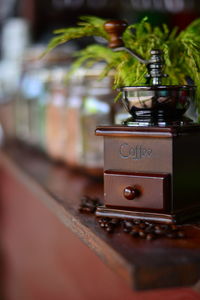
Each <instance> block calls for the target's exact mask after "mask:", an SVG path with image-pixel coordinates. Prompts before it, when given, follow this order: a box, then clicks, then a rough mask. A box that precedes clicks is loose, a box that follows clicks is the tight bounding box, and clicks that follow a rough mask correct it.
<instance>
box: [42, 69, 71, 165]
mask: <svg viewBox="0 0 200 300" xmlns="http://www.w3.org/2000/svg"><path fill="white" fill-rule="evenodd" d="M66 72H67V70H64V69H63V68H54V70H52V72H51V82H50V85H49V89H48V96H47V108H46V121H45V144H46V146H45V148H46V151H47V153H48V155H49V156H50V157H51V158H53V159H55V160H57V161H63V156H64V155H63V153H64V150H65V149H66V143H67V130H66V128H65V122H66V102H67V96H68V86H67V84H66V82H65V75H66Z"/></svg>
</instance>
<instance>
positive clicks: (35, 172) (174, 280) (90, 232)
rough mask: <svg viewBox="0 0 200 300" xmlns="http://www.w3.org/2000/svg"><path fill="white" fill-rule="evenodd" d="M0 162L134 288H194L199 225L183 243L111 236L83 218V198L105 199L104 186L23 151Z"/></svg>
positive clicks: (10, 150)
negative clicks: (79, 209) (86, 196)
mask: <svg viewBox="0 0 200 300" xmlns="http://www.w3.org/2000/svg"><path fill="white" fill-rule="evenodd" d="M5 153H6V154H5ZM0 159H1V168H3V169H7V170H10V172H11V173H12V174H13V176H14V177H16V178H18V180H20V181H21V182H22V183H23V185H25V186H26V187H27V188H28V190H29V193H30V194H33V195H34V197H35V198H37V199H40V200H41V201H42V202H43V203H44V204H45V205H46V206H47V207H48V208H49V209H50V210H51V212H52V213H53V214H54V215H56V216H57V218H58V219H59V220H60V222H61V223H63V224H64V225H65V227H67V228H68V229H70V231H72V232H73V233H74V234H75V236H76V237H78V238H79V239H81V240H82V241H83V242H84V243H85V244H86V245H88V246H89V247H90V248H91V249H92V250H93V252H94V253H96V254H97V255H98V256H99V257H100V259H101V260H102V261H103V262H104V264H105V265H107V266H108V267H109V268H111V270H113V271H114V273H115V274H118V275H120V276H121V278H123V281H124V282H127V283H128V285H129V286H131V287H133V288H135V289H139V290H141V289H142V290H147V289H155V288H169V287H181V286H191V285H194V284H196V283H197V282H198V280H199V279H200V251H199V250H200V226H199V225H198V222H197V221H196V222H195V223H194V224H187V225H185V226H184V229H185V231H186V235H187V238H186V239H182V240H169V239H167V238H166V239H164V238H163V239H158V240H154V241H146V240H139V239H137V238H135V239H134V238H132V237H131V236H129V235H127V234H125V233H122V232H117V233H116V234H113V235H109V234H106V233H105V232H104V231H103V230H102V229H101V228H100V227H99V225H98V223H97V222H96V219H95V217H94V216H90V215H84V214H80V213H79V212H78V206H79V201H80V197H81V196H82V195H90V196H98V197H100V198H101V199H102V197H103V196H102V193H103V188H102V183H99V182H95V181H92V180H91V179H89V178H88V177H86V176H84V175H81V174H78V173H74V172H72V171H69V170H67V169H66V168H64V167H63V166H58V165H55V164H53V163H51V162H50V161H49V160H48V159H46V158H45V157H44V156H42V155H39V154H37V153H35V152H33V151H27V149H25V148H23V147H21V146H20V147H14V146H13V145H12V146H10V147H7V148H6V149H4V152H2V153H1V157H0ZM35 222H36V223H37V220H35ZM154 299H155V298H154ZM174 299H175V298H174ZM180 299H184V298H180ZM185 299H189V298H185ZM191 299H193V298H191ZM195 299H198V298H195Z"/></svg>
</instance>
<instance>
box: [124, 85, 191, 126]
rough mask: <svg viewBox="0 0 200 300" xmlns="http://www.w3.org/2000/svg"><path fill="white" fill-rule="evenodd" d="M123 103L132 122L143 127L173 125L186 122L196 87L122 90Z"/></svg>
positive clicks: (178, 86) (160, 86)
mask: <svg viewBox="0 0 200 300" xmlns="http://www.w3.org/2000/svg"><path fill="white" fill-rule="evenodd" d="M120 90H121V91H122V95H123V96H122V102H123V104H124V106H125V108H126V110H127V111H128V112H129V113H130V115H131V116H132V118H131V119H130V120H129V121H131V122H136V123H139V124H140V123H141V125H143V124H144V125H158V124H159V123H162V122H163V123H165V124H171V123H174V122H181V121H183V120H184V114H185V112H186V111H187V109H188V108H189V106H190V103H191V102H192V101H194V98H195V86H187V85H185V86H181V85H174V86H172V85H169V86H164V85H158V86H156V85H154V86H153V85H152V86H129V87H123V88H121V89H120Z"/></svg>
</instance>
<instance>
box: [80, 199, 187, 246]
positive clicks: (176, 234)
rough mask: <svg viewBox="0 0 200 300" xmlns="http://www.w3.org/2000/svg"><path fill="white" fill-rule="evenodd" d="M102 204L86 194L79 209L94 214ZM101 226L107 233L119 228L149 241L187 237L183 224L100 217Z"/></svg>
mask: <svg viewBox="0 0 200 300" xmlns="http://www.w3.org/2000/svg"><path fill="white" fill-rule="evenodd" d="M100 205H101V201H100V200H99V199H98V198H91V197H89V196H84V197H82V198H81V204H80V207H79V211H80V212H81V213H91V214H94V213H95V211H96V209H97V207H98V206H100ZM97 220H98V223H99V226H100V227H101V228H102V229H104V230H105V231H106V232H107V233H114V232H115V230H116V229H117V228H119V229H120V230H122V231H123V232H125V233H128V234H130V235H131V236H133V237H134V238H141V239H145V240H148V241H151V240H154V239H158V238H170V239H181V238H185V237H186V236H185V232H184V231H183V229H182V226H181V225H174V224H158V223H152V222H146V221H141V220H131V221H130V220H125V219H119V218H109V217H106V218H98V219H97Z"/></svg>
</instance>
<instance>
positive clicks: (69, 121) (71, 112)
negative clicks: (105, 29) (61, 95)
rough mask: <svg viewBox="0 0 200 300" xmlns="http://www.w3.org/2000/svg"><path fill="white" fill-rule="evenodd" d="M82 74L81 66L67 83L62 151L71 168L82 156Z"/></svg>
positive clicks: (76, 164)
mask: <svg viewBox="0 0 200 300" xmlns="http://www.w3.org/2000/svg"><path fill="white" fill-rule="evenodd" d="M84 74H85V70H84V69H83V68H81V69H79V70H78V71H76V72H75V73H74V74H73V76H72V77H71V80H70V82H69V85H68V88H69V94H68V98H67V103H66V115H65V130H66V134H67V147H66V148H65V151H64V161H65V162H66V163H67V165H68V166H70V167H73V168H77V167H79V166H80V164H81V157H82V130H81V107H82V102H83V97H84V96H85V91H86V87H85V84H84Z"/></svg>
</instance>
